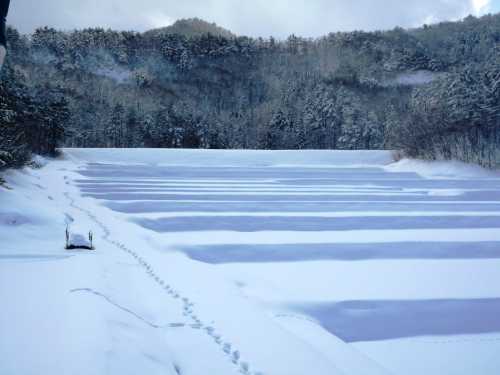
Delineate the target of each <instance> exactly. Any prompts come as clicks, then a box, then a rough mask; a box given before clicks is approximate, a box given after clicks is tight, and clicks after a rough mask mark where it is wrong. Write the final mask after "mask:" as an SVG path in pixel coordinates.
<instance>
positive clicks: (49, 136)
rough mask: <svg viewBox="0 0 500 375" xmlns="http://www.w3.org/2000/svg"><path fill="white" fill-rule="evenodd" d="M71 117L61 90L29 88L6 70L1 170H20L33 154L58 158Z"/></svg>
mask: <svg viewBox="0 0 500 375" xmlns="http://www.w3.org/2000/svg"><path fill="white" fill-rule="evenodd" d="M69 116H70V113H69V109H68V102H67V101H66V99H65V98H64V95H63V92H62V90H61V89H60V88H59V87H53V86H50V85H45V86H40V87H35V88H33V87H31V88H28V86H27V85H26V83H25V81H24V78H23V77H22V76H21V75H20V74H18V73H17V72H16V71H14V70H13V69H12V68H10V67H7V68H6V69H5V70H4V71H3V72H2V81H1V82H0V169H2V168H6V167H17V166H21V165H23V164H24V163H26V162H28V161H29V160H30V159H31V156H32V154H33V153H35V154H39V155H49V156H55V155H56V152H57V151H56V150H57V147H58V146H59V144H60V143H61V141H62V140H63V138H64V132H65V126H66V124H67V121H68V119H69Z"/></svg>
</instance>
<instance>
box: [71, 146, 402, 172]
mask: <svg viewBox="0 0 500 375" xmlns="http://www.w3.org/2000/svg"><path fill="white" fill-rule="evenodd" d="M64 153H65V154H66V155H67V157H69V158H71V159H73V160H75V161H76V162H79V163H84V162H86V163H103V164H117V165H157V166H206V167H210V166H217V167H224V166H238V167H242V168H243V167H297V166H301V167H311V168H314V167H321V168H324V167H342V166H344V167H357V166H365V167H369V166H374V167H376V166H384V165H387V164H389V163H391V162H393V158H392V154H391V152H390V151H314V150H302V151H255V150H245V151H243V150H187V149H128V150H127V151H126V152H124V151H123V149H69V148H68V149H64Z"/></svg>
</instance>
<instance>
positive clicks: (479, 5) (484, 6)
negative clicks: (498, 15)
mask: <svg viewBox="0 0 500 375" xmlns="http://www.w3.org/2000/svg"><path fill="white" fill-rule="evenodd" d="M472 5H473V7H474V13H475V14H476V15H478V16H480V15H483V14H486V13H488V12H490V11H491V0H472Z"/></svg>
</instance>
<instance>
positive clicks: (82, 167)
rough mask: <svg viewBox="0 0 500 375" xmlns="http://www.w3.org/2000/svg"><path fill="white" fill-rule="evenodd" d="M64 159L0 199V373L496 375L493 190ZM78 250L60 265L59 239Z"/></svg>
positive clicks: (410, 166)
mask: <svg viewBox="0 0 500 375" xmlns="http://www.w3.org/2000/svg"><path fill="white" fill-rule="evenodd" d="M391 163H392V159H391V155H390V153H389V152H373V151H370V152H368V151H367V152H332V151H310V152H307V151H306V152H304V151H299V152H288V151H281V152H279V151H275V152H273V151H268V152H267V151H264V152H262V151H194V150H79V149H69V150H65V153H64V158H63V159H61V160H58V161H51V162H50V163H49V164H48V165H46V166H45V167H44V168H42V169H38V170H32V169H26V170H24V171H17V172H8V173H6V175H5V176H3V178H4V179H5V180H6V181H7V186H8V187H9V188H10V189H9V190H6V189H3V188H0V238H1V240H2V241H1V245H0V301H2V312H1V313H0V332H1V334H0V358H1V361H0V374H5V375H11V374H12V375H14V374H16V375H18V374H41V373H50V374H120V375H123V374H138V373H147V374H173V375H175V374H182V375H202V374H203V375H205V374H218V375H224V374H238V373H242V374H252V375H257V374H261V375H273V374H276V375H309V374H315V375H321V374H325V375H333V374H353V375H358V374H359V375H362V374H367V375H368V374H370V375H372V374H405V375H407V374H415V375H417V374H418V375H421V374H440V375H442V374H445V375H458V374H471V373H480V374H486V375H488V374H496V373H498V370H499V369H500V359H499V358H498V355H497V353H498V352H499V351H500V318H499V316H500V282H499V281H500V273H499V271H498V270H499V267H500V230H499V227H500V200H499V197H500V175H498V174H494V173H492V172H487V171H484V170H481V169H479V168H472V167H468V166H464V165H462V164H457V163H423V162H413V161H402V162H399V163H394V164H391ZM70 223H77V224H78V227H80V228H82V227H83V228H88V230H92V231H93V232H94V240H95V245H96V251H94V252H79V251H74V252H68V251H65V250H64V240H65V238H64V232H65V228H66V225H67V224H70Z"/></svg>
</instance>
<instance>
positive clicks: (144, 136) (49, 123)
mask: <svg viewBox="0 0 500 375" xmlns="http://www.w3.org/2000/svg"><path fill="white" fill-rule="evenodd" d="M190 26H191V29H190ZM9 47H10V55H9V58H8V64H7V66H6V68H5V69H4V71H3V72H2V77H1V82H0V95H1V96H0V167H1V166H10V165H16V164H20V163H23V162H24V161H25V160H27V158H29V155H30V154H31V153H32V152H35V153H40V154H54V153H55V152H56V148H57V146H59V145H65V146H71V147H186V148H188V147H189V148H249V149H348V150H352V149H382V148H385V149H399V150H402V151H403V152H404V153H405V154H406V155H408V156H411V157H421V158H428V159H434V158H456V159H459V160H463V161H467V162H474V163H479V164H481V165H483V166H487V167H492V168H495V167H499V166H500V150H499V149H500V147H499V146H500V129H499V128H500V15H488V16H484V17H482V18H479V19H478V18H475V17H472V16H471V17H468V18H466V19H464V20H463V21H460V22H446V23H441V24H436V25H431V26H427V25H426V26H424V27H422V28H418V29H411V30H403V29H401V28H396V29H394V30H391V31H385V32H351V33H332V34H329V35H327V36H325V37H322V38H318V39H304V38H299V37H296V36H290V37H289V38H288V39H287V40H284V41H278V40H275V39H273V38H269V39H252V38H248V37H238V36H234V35H233V34H231V33H230V32H228V31H225V30H224V29H221V28H219V27H216V26H215V25H212V24H207V23H204V22H203V21H200V20H184V21H182V22H180V23H178V24H176V25H174V27H171V28H167V29H159V30H152V31H149V32H146V33H135V32H117V31H112V30H103V29H86V30H78V31H73V32H63V31H57V30H54V29H51V28H40V29H38V30H36V31H35V32H34V34H33V35H30V36H26V35H20V34H19V33H18V32H17V31H16V30H14V29H12V28H11V29H9Z"/></svg>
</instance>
